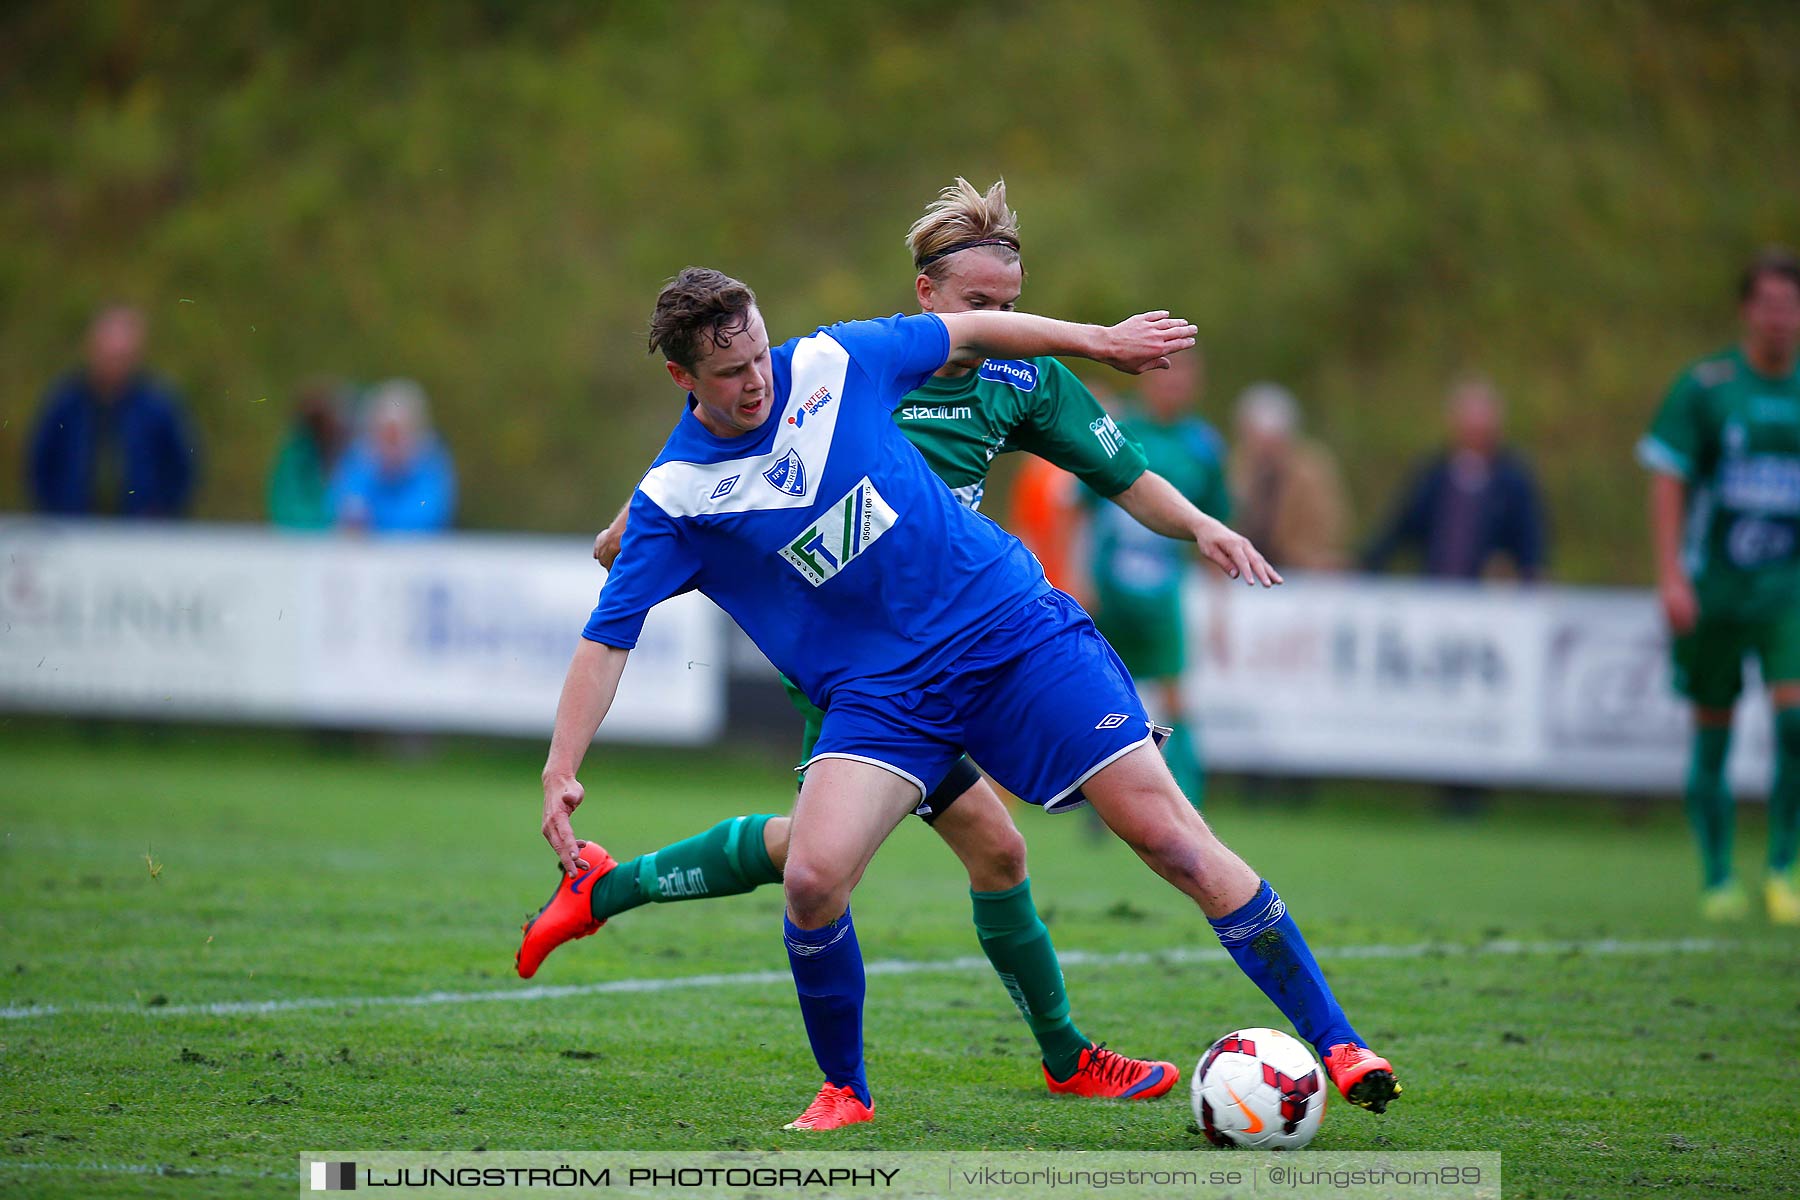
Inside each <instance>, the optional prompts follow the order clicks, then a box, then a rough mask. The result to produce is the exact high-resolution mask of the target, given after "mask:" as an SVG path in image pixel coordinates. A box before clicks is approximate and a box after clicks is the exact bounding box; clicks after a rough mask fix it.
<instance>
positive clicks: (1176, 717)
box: [1089, 346, 1231, 807]
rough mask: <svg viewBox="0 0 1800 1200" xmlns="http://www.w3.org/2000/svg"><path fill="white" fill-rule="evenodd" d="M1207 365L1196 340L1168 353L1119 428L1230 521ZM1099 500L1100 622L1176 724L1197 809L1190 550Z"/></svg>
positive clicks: (1185, 785)
mask: <svg viewBox="0 0 1800 1200" xmlns="http://www.w3.org/2000/svg"><path fill="white" fill-rule="evenodd" d="M1204 373H1205V360H1204V359H1202V357H1201V354H1200V349H1199V347H1197V346H1196V347H1195V348H1194V349H1192V350H1190V351H1188V352H1187V353H1186V354H1183V355H1181V356H1180V357H1178V358H1174V359H1171V360H1170V362H1169V369H1168V370H1166V371H1156V372H1153V373H1151V374H1149V375H1146V376H1145V377H1144V380H1143V383H1142V384H1141V387H1140V391H1141V395H1142V401H1143V402H1142V404H1141V405H1140V406H1139V407H1137V408H1135V409H1133V410H1132V411H1131V412H1129V413H1128V414H1127V415H1126V417H1125V419H1124V421H1122V422H1121V423H1120V429H1121V431H1122V432H1123V434H1124V435H1125V436H1126V437H1127V438H1130V439H1131V440H1133V441H1135V442H1137V443H1138V444H1139V445H1140V446H1142V447H1143V450H1144V456H1145V458H1146V460H1147V461H1148V463H1149V469H1150V470H1152V471H1155V472H1156V473H1157V474H1158V475H1160V476H1161V477H1162V478H1164V479H1167V480H1168V481H1169V483H1170V484H1171V486H1173V487H1174V488H1175V489H1176V490H1177V491H1178V492H1180V493H1181V494H1182V496H1184V497H1185V498H1186V499H1187V500H1188V502H1189V503H1191V504H1193V505H1194V506H1195V507H1197V508H1199V509H1200V510H1202V511H1204V512H1209V513H1211V514H1213V515H1214V516H1216V517H1218V518H1219V519H1220V520H1228V519H1229V518H1230V516H1231V500H1230V496H1229V494H1228V493H1227V491H1226V488H1225V443H1224V441H1223V440H1222V439H1221V438H1220V437H1219V435H1218V433H1217V432H1216V431H1215V430H1214V429H1213V427H1212V426H1210V425H1208V424H1207V423H1206V422H1205V421H1202V420H1201V419H1200V418H1199V417H1197V416H1195V415H1194V413H1193V408H1194V405H1195V404H1196V403H1197V402H1198V401H1199V398H1200V390H1201V388H1202V387H1203V386H1204ZM1089 495H1090V497H1093V498H1095V499H1097V498H1098V496H1097V495H1096V494H1095V493H1092V492H1090V493H1089ZM1092 507H1093V510H1094V525H1093V575H1094V604H1095V609H1094V624H1096V625H1098V626H1099V627H1100V632H1101V633H1102V634H1104V635H1105V636H1106V640H1107V641H1108V642H1111V643H1112V647H1113V649H1114V650H1116V651H1118V653H1119V657H1120V658H1122V659H1124V660H1125V665H1126V666H1127V667H1129V668H1130V670H1131V676H1132V678H1133V679H1136V680H1138V681H1139V682H1147V683H1150V684H1151V685H1153V687H1154V689H1155V699H1154V701H1153V705H1154V706H1153V707H1152V709H1151V716H1152V718H1154V719H1155V720H1157V721H1161V722H1163V723H1164V724H1166V725H1168V726H1169V727H1170V729H1171V731H1172V732H1171V733H1170V734H1169V740H1168V742H1167V743H1166V744H1165V745H1164V746H1163V757H1164V758H1166V759H1168V762H1169V770H1170V771H1171V772H1173V774H1174V776H1175V781H1176V782H1177V783H1178V784H1180V785H1181V790H1182V792H1183V793H1185V794H1186V795H1187V798H1188V799H1189V800H1191V801H1193V803H1194V805H1195V806H1196V807H1198V806H1199V805H1200V804H1201V802H1202V800H1203V798H1204V796H1205V788H1206V775H1205V772H1204V770H1203V769H1202V768H1201V765H1200V749H1199V744H1198V742H1197V741H1196V740H1195V738H1194V734H1193V726H1192V724H1191V722H1190V721H1189V720H1188V717H1187V713H1186V708H1185V705H1184V704H1183V701H1182V697H1181V677H1182V674H1183V672H1185V671H1186V670H1187V631H1186V628H1185V621H1184V613H1183V607H1182V580H1183V579H1184V578H1185V577H1186V575H1187V554H1186V553H1185V552H1184V550H1183V547H1181V546H1180V545H1177V544H1176V543H1175V542H1172V541H1170V540H1169V539H1168V538H1165V537H1159V536H1157V535H1156V533H1155V532H1154V531H1152V530H1150V529H1148V528H1147V527H1145V526H1144V525H1142V524H1141V523H1139V522H1137V521H1133V520H1129V519H1126V518H1125V516H1124V514H1122V513H1121V512H1120V511H1119V510H1118V509H1117V508H1116V507H1114V506H1113V505H1110V504H1094V505H1093V506H1092ZM1214 619H1215V620H1217V619H1218V613H1217V612H1216V611H1215V613H1214Z"/></svg>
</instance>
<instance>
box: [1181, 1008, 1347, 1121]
mask: <svg viewBox="0 0 1800 1200" xmlns="http://www.w3.org/2000/svg"><path fill="white" fill-rule="evenodd" d="M1325 1090H1326V1082H1325V1072H1324V1070H1323V1069H1322V1068H1321V1067H1320V1066H1319V1063H1318V1060H1317V1059H1315V1058H1313V1056H1312V1051H1311V1050H1310V1049H1308V1048H1307V1045H1306V1043H1305V1042H1302V1041H1301V1040H1300V1039H1299V1038H1296V1037H1295V1036H1293V1035H1292V1034H1289V1033H1283V1032H1281V1030H1279V1029H1240V1030H1238V1031H1236V1032H1235V1033H1228V1034H1226V1035H1225V1036H1224V1037H1222V1038H1220V1039H1219V1040H1218V1041H1216V1042H1214V1043H1213V1044H1212V1045H1211V1046H1209V1047H1207V1051H1206V1053H1205V1054H1204V1055H1202V1056H1201V1058H1200V1066H1199V1067H1198V1068H1197V1069H1196V1070H1195V1071H1194V1120H1195V1121H1196V1122H1197V1123H1198V1124H1199V1126H1200V1129H1201V1131H1202V1132H1204V1133H1205V1134H1206V1139H1207V1140H1208V1141H1210V1142H1211V1143H1212V1144H1213V1145H1215V1146H1238V1147H1241V1148H1243V1149H1245V1150H1298V1149H1300V1147H1302V1146H1304V1145H1306V1143H1308V1142H1310V1141H1312V1140H1313V1135H1314V1134H1315V1133H1317V1132H1319V1122H1320V1121H1323V1120H1324V1119H1325Z"/></svg>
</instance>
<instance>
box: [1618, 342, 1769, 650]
mask: <svg viewBox="0 0 1800 1200" xmlns="http://www.w3.org/2000/svg"><path fill="white" fill-rule="evenodd" d="M1638 458H1639V460H1640V461H1641V462H1643V464H1644V465H1645V466H1647V467H1649V468H1651V469H1652V470H1655V471H1661V472H1664V473H1666V474H1670V475H1675V476H1679V477H1680V478H1681V479H1683V480H1685V481H1686V483H1687V488H1688V499H1687V530H1686V534H1685V537H1684V540H1683V557H1684V562H1685V565H1686V567H1687V570H1688V574H1689V576H1690V577H1691V578H1692V579H1693V580H1694V590H1695V592H1696V594H1697V595H1698V597H1699V600H1700V609H1701V614H1702V615H1703V616H1718V617H1730V618H1737V619H1751V620H1760V619H1763V618H1766V617H1769V616H1772V615H1775V614H1778V613H1781V612H1783V611H1785V610H1787V609H1790V608H1792V607H1793V606H1794V605H1795V604H1796V603H1800V371H1794V372H1790V373H1789V374H1788V376H1787V378H1785V379H1770V378H1767V377H1766V376H1763V375H1759V374H1757V373H1756V371H1755V370H1754V369H1753V368H1752V367H1751V366H1750V364H1749V362H1748V361H1747V360H1746V359H1745V358H1744V355H1743V352H1742V351H1741V350H1739V349H1737V348H1736V347H1733V348H1732V349H1729V350H1724V351H1721V352H1720V353H1718V354H1714V355H1711V356H1709V357H1707V358H1703V359H1701V360H1700V361H1699V362H1697V363H1695V364H1694V365H1693V366H1691V367H1689V368H1688V369H1687V370H1685V371H1683V372H1682V373H1681V375H1680V377H1679V378H1677V379H1676V380H1675V384H1674V386H1673V387H1671V388H1670V389H1669V394H1668V396H1667V397H1665V398H1664V400H1663V403H1662V408H1661V409H1660V410H1658V412H1657V414H1656V419H1655V420H1654V421H1653V422H1651V425H1650V431H1649V432H1648V433H1646V434H1645V435H1644V437H1643V440H1641V441H1640V442H1639V443H1638Z"/></svg>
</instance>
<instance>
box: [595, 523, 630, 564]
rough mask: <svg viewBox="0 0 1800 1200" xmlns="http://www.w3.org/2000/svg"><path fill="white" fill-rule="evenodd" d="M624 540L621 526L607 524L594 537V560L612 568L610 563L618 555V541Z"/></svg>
mask: <svg viewBox="0 0 1800 1200" xmlns="http://www.w3.org/2000/svg"><path fill="white" fill-rule="evenodd" d="M624 540H625V529H624V527H623V526H615V525H608V526H607V527H606V528H605V529H602V530H601V531H600V532H599V534H598V535H596V536H595V538H594V561H595V562H597V563H599V564H600V565H601V566H603V567H605V568H606V569H607V570H609V571H610V570H612V565H613V562H614V561H615V560H617V559H618V557H619V543H620V542H622V541H624Z"/></svg>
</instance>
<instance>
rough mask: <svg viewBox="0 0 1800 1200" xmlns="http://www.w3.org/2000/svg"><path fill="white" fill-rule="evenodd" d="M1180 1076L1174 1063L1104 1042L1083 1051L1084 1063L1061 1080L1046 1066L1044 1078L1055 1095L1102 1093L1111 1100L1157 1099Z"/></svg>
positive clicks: (1096, 1094)
mask: <svg viewBox="0 0 1800 1200" xmlns="http://www.w3.org/2000/svg"><path fill="white" fill-rule="evenodd" d="M1180 1078H1181V1072H1180V1071H1177V1070H1176V1069H1175V1064H1174V1063H1167V1062H1155V1061H1153V1060H1150V1059H1144V1058H1126V1057H1125V1056H1124V1055H1123V1054H1118V1053H1116V1052H1114V1051H1112V1050H1108V1049H1107V1048H1106V1046H1105V1045H1104V1044H1101V1045H1098V1046H1089V1047H1088V1048H1087V1049H1086V1050H1083V1051H1082V1052H1081V1065H1080V1066H1078V1067H1076V1068H1075V1073H1074V1074H1073V1075H1071V1076H1069V1077H1068V1078H1067V1079H1065V1080H1063V1081H1062V1082H1060V1083H1058V1082H1057V1081H1056V1080H1055V1079H1052V1078H1051V1077H1050V1068H1049V1067H1045V1068H1044V1082H1045V1083H1046V1084H1048V1085H1049V1086H1050V1093H1051V1095H1055V1096H1101V1097H1105V1098H1107V1099H1111V1100H1154V1099H1156V1098H1157V1097H1158V1096H1161V1095H1164V1094H1166V1093H1167V1092H1168V1090H1169V1089H1170V1088H1172V1087H1174V1086H1175V1081H1176V1080H1178V1079H1180Z"/></svg>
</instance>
